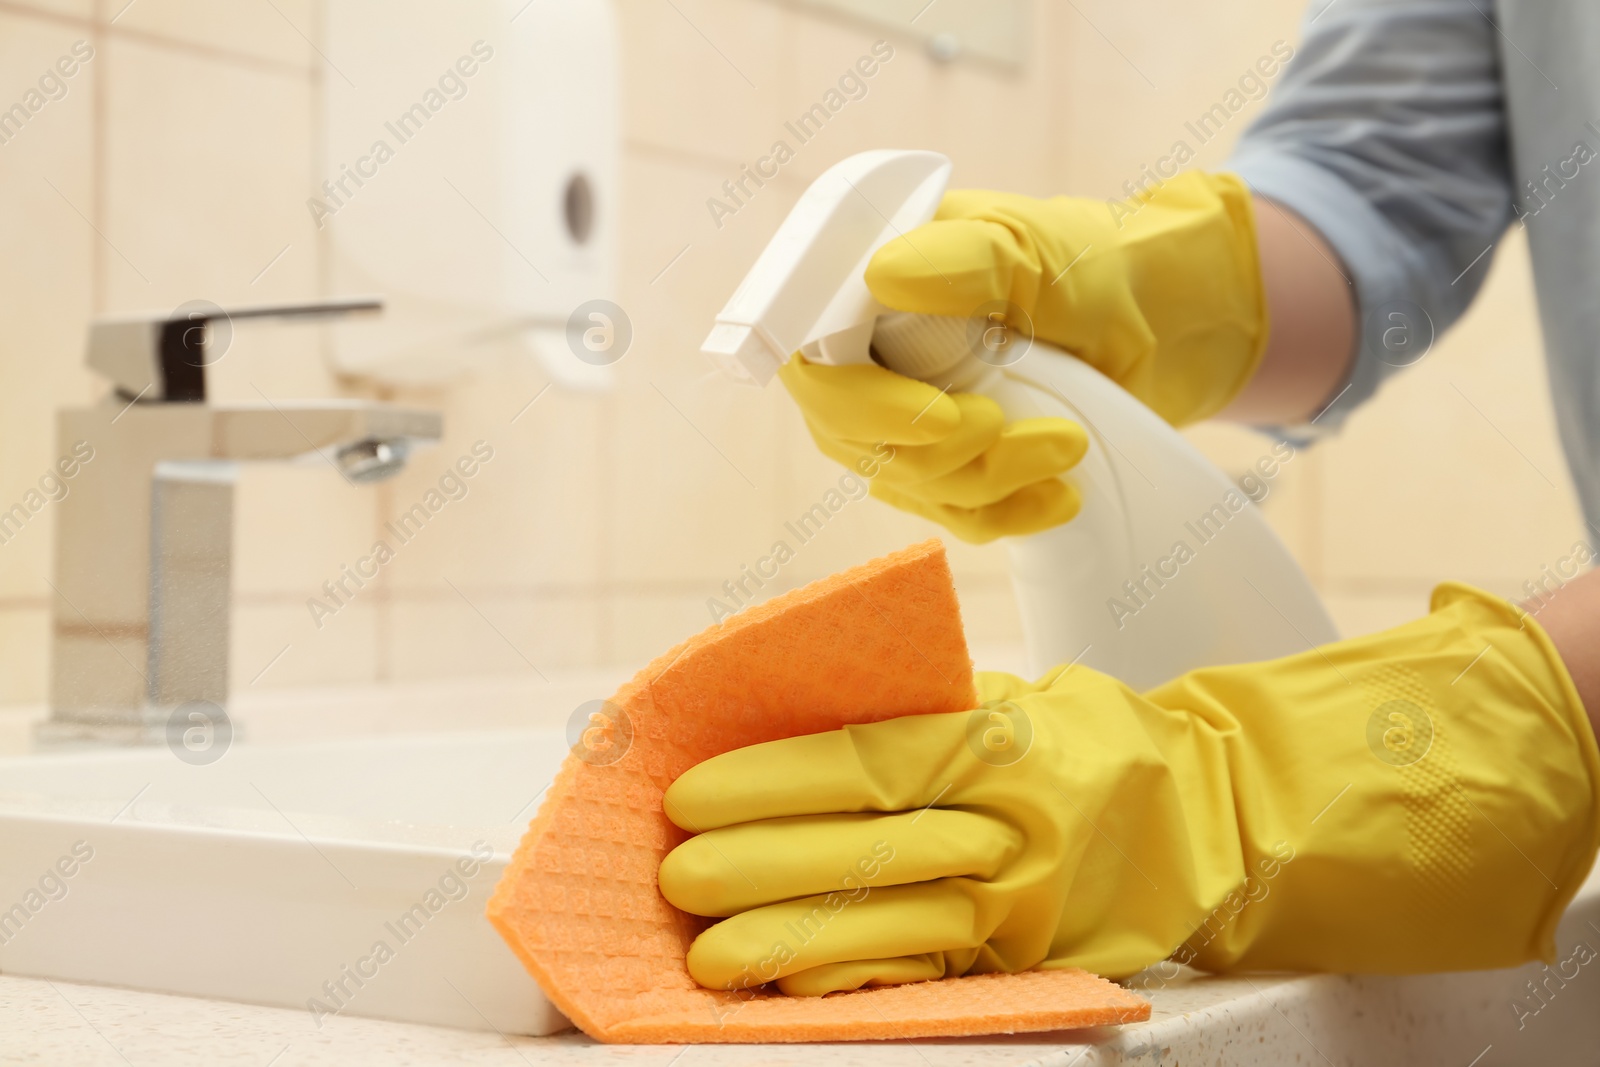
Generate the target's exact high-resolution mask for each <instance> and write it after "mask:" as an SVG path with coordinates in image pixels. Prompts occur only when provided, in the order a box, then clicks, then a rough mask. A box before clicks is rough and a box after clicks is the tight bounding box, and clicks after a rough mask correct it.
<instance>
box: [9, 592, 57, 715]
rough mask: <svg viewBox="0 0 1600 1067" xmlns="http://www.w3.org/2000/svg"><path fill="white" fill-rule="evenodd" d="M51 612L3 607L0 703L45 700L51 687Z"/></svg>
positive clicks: (30, 608)
mask: <svg viewBox="0 0 1600 1067" xmlns="http://www.w3.org/2000/svg"><path fill="white" fill-rule="evenodd" d="M49 657H50V612H49V610H48V609H47V608H45V607H44V606H43V605H41V606H39V607H14V606H8V607H7V608H5V609H4V610H0V704H33V703H37V702H42V701H43V700H44V699H45V695H46V693H47V692H48V691H49V688H50V658H49Z"/></svg>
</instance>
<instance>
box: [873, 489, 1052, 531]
mask: <svg viewBox="0 0 1600 1067" xmlns="http://www.w3.org/2000/svg"><path fill="white" fill-rule="evenodd" d="M870 491H871V493H872V495H873V496H875V497H877V498H878V499H879V500H882V501H883V502H884V503H886V504H892V505H894V506H895V507H897V508H899V509H900V510H902V511H909V512H911V513H912V514H913V515H921V516H922V517H923V518H925V519H930V520H932V521H933V522H936V523H938V524H939V525H940V526H943V527H944V528H945V529H947V530H949V531H950V532H951V533H953V534H955V535H956V536H957V537H959V538H961V540H963V541H966V542H969V543H971V544H975V545H981V544H987V543H988V542H990V541H993V540H994V539H995V538H997V537H1023V536H1026V535H1028V534H1032V533H1038V532H1040V531H1041V530H1049V529H1051V528H1053V527H1056V526H1060V525H1061V524H1062V523H1066V522H1070V521H1072V519H1073V518H1074V517H1075V516H1076V515H1077V514H1078V510H1079V508H1080V507H1082V499H1081V498H1080V497H1079V496H1078V491H1077V489H1075V488H1073V487H1072V486H1070V485H1068V484H1067V483H1066V482H1063V481H1061V480H1060V479H1059V478H1050V479H1046V480H1045V481H1041V482H1034V483H1033V484H1032V485H1026V486H1023V487H1022V488H1021V489H1019V490H1017V491H1016V492H1015V493H1012V494H1011V495H1010V496H1008V497H1006V498H1005V499H1004V500H1000V501H996V502H995V503H993V504H987V505H985V506H983V507H978V508H961V507H955V506H953V505H950V504H936V503H933V502H932V501H929V500H924V499H921V498H920V497H917V496H915V495H913V494H912V493H909V492H906V491H904V490H901V489H897V488H894V487H891V486H888V485H883V484H881V483H879V482H873V484H872V488H871V490H870Z"/></svg>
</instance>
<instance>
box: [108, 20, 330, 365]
mask: <svg viewBox="0 0 1600 1067" xmlns="http://www.w3.org/2000/svg"><path fill="white" fill-rule="evenodd" d="M135 10H137V7H136V8H135ZM268 13H269V15H270V11H269V12H268ZM105 52H106V58H107V63H108V65H109V67H110V69H111V71H113V72H114V73H113V74H112V75H111V76H112V77H114V78H115V79H116V91H115V92H112V93H110V94H109V96H108V101H107V111H106V123H107V128H106V133H105V143H106V159H105V168H106V169H105V175H106V178H105V180H106V205H107V218H106V220H105V225H104V227H103V229H104V231H105V234H106V237H107V240H108V241H109V242H110V243H111V244H113V245H114V246H115V247H116V249H117V250H118V251H119V252H120V255H117V256H113V257H111V259H110V266H109V267H108V269H107V274H106V279H107V286H108V292H107V305H108V307H107V310H111V311H125V310H135V309H143V308H159V309H163V310H165V309H168V308H172V307H176V306H177V305H178V304H179V303H180V302H182V301H185V300H193V299H196V298H203V299H206V300H211V301H214V302H216V303H218V304H222V305H224V306H226V305H228V304H230V303H234V304H244V303H257V302H261V301H263V300H269V299H280V298H292V297H304V296H306V295H308V294H309V293H311V292H312V291H314V279H315V272H314V267H315V260H314V257H313V256H312V255H311V254H310V253H311V250H312V249H313V247H314V240H313V239H314V232H315V231H314V228H313V226H312V224H311V219H310V216H309V215H308V214H307V212H306V209H305V203H304V201H305V193H306V188H307V184H308V178H309V175H310V173H311V161H312V140H313V137H312V126H311V116H312V109H311V93H312V91H313V87H312V83H311V80H310V79H309V77H306V76H304V75H286V74H279V73H274V72H266V71H261V70H255V69H247V68H244V67H241V66H238V65H235V64H230V63H227V62H222V61H219V60H217V59H214V58H211V57H207V56H201V55H195V54H192V53H188V52H184V51H180V50H175V49H170V48H163V47H159V46H153V45H149V44H145V43H143V42H139V41H132V40H123V39H113V40H112V41H111V42H110V43H109V44H108V45H106V47H105ZM285 245H288V246H290V249H289V252H288V253H286V254H285V255H284V257H283V259H281V260H279V261H278V262H277V263H276V264H275V265H273V266H272V269H271V270H269V271H267V272H266V274H264V275H262V274H261V272H262V270H263V269H264V268H266V267H267V265H268V264H269V263H271V262H272V260H273V257H275V256H277V255H278V254H279V252H281V251H282V250H283V248H284V246H285ZM124 257H125V258H126V261H124ZM258 276H259V281H257V280H256V279H257V278H258ZM244 329H246V327H240V330H241V331H243V330H244ZM218 369H219V372H221V373H220V375H219V377H220V378H222V379H227V378H228V377H229V374H230V372H231V369H232V368H231V365H230V364H229V363H228V361H226V360H224V361H223V363H222V364H220V365H219V368H218ZM219 384H221V383H219Z"/></svg>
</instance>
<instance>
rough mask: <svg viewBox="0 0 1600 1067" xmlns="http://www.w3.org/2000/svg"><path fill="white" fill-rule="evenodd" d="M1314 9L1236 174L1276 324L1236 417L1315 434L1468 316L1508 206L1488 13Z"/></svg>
mask: <svg viewBox="0 0 1600 1067" xmlns="http://www.w3.org/2000/svg"><path fill="white" fill-rule="evenodd" d="M1316 6H1317V7H1318V8H1319V9H1320V10H1317V11H1314V12H1312V13H1311V17H1310V18H1309V19H1308V21H1307V23H1306V27H1305V36H1304V39H1303V40H1302V41H1301V42H1300V44H1299V46H1298V50H1297V52H1296V54H1295V56H1294V58H1293V59H1292V60H1291V61H1290V63H1289V65H1288V67H1287V69H1285V70H1284V72H1283V73H1282V75H1281V76H1280V77H1279V81H1278V83H1277V84H1276V85H1275V86H1274V88H1273V90H1272V96H1271V97H1270V99H1269V101H1268V105H1267V108H1266V110H1265V111H1264V112H1263V113H1262V115H1261V117H1260V119H1259V120H1258V121H1257V122H1256V123H1255V124H1254V125H1253V126H1252V127H1251V128H1250V129H1249V130H1248V131H1246V133H1245V134H1244V136H1243V138H1242V139H1241V140H1240V142H1239V144H1238V146H1237V148H1236V149H1235V151H1234V153H1233V156H1232V158H1230V159H1229V161H1228V162H1227V164H1226V165H1225V167H1226V169H1228V170H1231V171H1233V172H1234V173H1236V174H1238V175H1239V177H1241V178H1243V179H1244V181H1245V182H1246V183H1247V184H1248V185H1249V186H1250V188H1251V190H1252V191H1253V192H1254V193H1255V209H1256V210H1255V217H1256V225H1257V227H1258V229H1259V243H1260V250H1261V268H1262V276H1263V281H1264V283H1265V286H1266V293H1267V298H1268V313H1269V319H1270V323H1271V326H1270V333H1269V345H1268V348H1267V351H1266V354H1265V357H1264V359H1263V362H1262V365H1261V369H1260V371H1259V372H1258V374H1257V375H1256V378H1255V379H1254V380H1253V381H1252V382H1251V383H1250V386H1249V387H1248V388H1247V389H1246V390H1245V391H1244V393H1243V394H1242V395H1240V396H1239V397H1238V398H1236V400H1235V402H1234V403H1233V405H1232V406H1231V407H1230V408H1229V409H1228V410H1227V411H1226V412H1225V413H1224V417H1226V418H1232V419H1235V420H1238V421H1243V422H1250V423H1254V424H1276V425H1278V426H1283V427H1286V428H1287V429H1288V431H1289V432H1290V433H1291V434H1292V435H1305V436H1309V435H1310V434H1312V433H1315V432H1318V431H1326V430H1330V429H1333V428H1336V427H1337V425H1338V424H1339V423H1340V422H1341V421H1342V419H1343V418H1344V416H1345V415H1347V414H1348V413H1349V412H1350V411H1351V410H1353V409H1354V408H1355V407H1357V406H1358V405H1360V404H1361V403H1363V402H1364V401H1366V400H1367V399H1369V398H1370V397H1371V396H1372V395H1373V393H1374V392H1375V391H1376V390H1377V388H1378V386H1379V385H1380V384H1381V383H1382V382H1383V380H1384V379H1386V378H1387V377H1388V376H1389V375H1390V374H1393V373H1395V372H1396V371H1397V370H1399V369H1401V368H1403V367H1404V366H1407V365H1409V364H1410V363H1412V362H1414V361H1415V359H1416V358H1417V357H1418V356H1419V355H1420V354H1421V353H1422V352H1424V351H1425V350H1426V346H1427V345H1428V344H1429V343H1430V341H1431V339H1432V338H1433V337H1434V336H1436V335H1437V334H1439V333H1442V332H1443V331H1444V330H1445V329H1446V328H1448V327H1449V326H1450V325H1451V324H1452V323H1454V322H1455V321H1456V320H1457V319H1458V318H1459V317H1460V316H1461V314H1462V313H1463V312H1464V311H1465V310H1466V308H1467V306H1468V305H1469V304H1470V303H1471V301H1472V298H1473V297H1474V296H1475V295H1476V293H1477V291H1478V288H1479V286H1480V285H1481V283H1482V281H1483V278H1484V276H1485V275H1486V273H1487V271H1488V267H1489V263H1490V261H1491V260H1492V258H1493V253H1492V252H1491V251H1490V249H1491V248H1492V246H1493V245H1494V244H1495V243H1496V242H1497V241H1498V239H1499V237H1500V235H1501V234H1502V233H1503V232H1504V230H1505V228H1506V226H1507V225H1508V224H1509V222H1510V220H1511V200H1512V189H1511V179H1510V167H1509V162H1508V147H1507V135H1506V119H1505V114H1504V101H1503V94H1502V88H1501V82H1500V65H1499V52H1498V37H1497V34H1496V31H1495V28H1494V24H1493V23H1492V22H1491V21H1490V17H1489V13H1490V12H1491V5H1489V4H1485V3H1482V2H1481V0H1339V3H1337V4H1331V5H1330V4H1319V5H1316ZM1395 327H1399V328H1398V329H1396V328H1395ZM1395 339H1398V340H1399V341H1401V342H1403V344H1400V345H1398V346H1395V345H1391V346H1390V347H1389V348H1385V347H1384V345H1385V344H1386V343H1387V342H1388V341H1390V340H1395ZM1314 417H1315V418H1316V420H1317V421H1316V423H1315V425H1309V422H1310V420H1311V419H1312V418H1314Z"/></svg>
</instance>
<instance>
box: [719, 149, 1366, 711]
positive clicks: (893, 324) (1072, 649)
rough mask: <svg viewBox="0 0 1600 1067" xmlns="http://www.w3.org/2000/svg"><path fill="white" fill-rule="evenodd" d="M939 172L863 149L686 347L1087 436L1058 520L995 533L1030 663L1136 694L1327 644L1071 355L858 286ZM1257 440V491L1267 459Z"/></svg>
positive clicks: (933, 163) (1170, 456)
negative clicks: (859, 372)
mask: <svg viewBox="0 0 1600 1067" xmlns="http://www.w3.org/2000/svg"><path fill="white" fill-rule="evenodd" d="M949 175H950V161H949V160H948V159H947V158H945V157H944V156H942V155H939V154H938V153H936V152H916V151H895V150H879V151H872V152H863V153H861V154H859V155H855V156H851V157H850V158H849V159H846V160H844V161H843V162H841V163H839V164H837V165H835V166H834V167H832V168H830V169H829V170H828V171H827V172H826V173H825V174H823V175H822V176H821V177H819V178H818V179H817V180H816V181H815V182H814V183H813V184H812V185H811V187H810V188H809V189H807V190H806V192H805V194H804V195H803V196H802V197H801V198H800V200H799V202H798V203H797V204H796V205H795V206H794V209H793V210H792V211H791V212H790V213H789V216H788V218H786V219H785V220H784V222H783V225H781V226H780V227H779V228H778V232H777V233H776V234H775V235H774V236H773V238H772V240H771V242H770V243H769V244H768V245H767V247H766V249H765V250H764V251H763V252H762V253H761V256H760V258H758V259H757V260H756V262H755V265H754V266H753V267H752V268H751V269H750V273H749V274H748V275H747V276H746V277H745V280H744V282H743V283H742V284H741V285H740V286H739V288H738V290H737V291H736V292H735V293H734V294H733V297H732V298H731V299H730V300H729V301H728V304H727V306H726V307H724V308H723V309H722V312H721V314H719V315H718V316H717V325H716V327H715V328H714V329H713V330H712V331H711V335H710V336H709V337H708V338H707V339H706V342H705V345H704V346H703V350H704V351H705V352H706V354H707V355H708V356H710V357H711V359H712V361H713V362H714V363H716V364H717V366H718V367H720V368H721V369H722V370H724V371H725V372H726V373H728V374H729V375H731V376H733V377H734V378H736V379H738V380H740V381H744V382H749V383H752V384H757V385H765V384H766V383H767V382H769V381H771V379H772V378H773V376H774V375H776V374H777V371H778V368H779V367H780V366H781V365H782V364H783V362H784V361H785V360H787V359H788V358H789V356H790V354H791V353H794V352H797V351H798V352H800V353H802V354H804V355H805V357H806V358H807V359H808V360H811V361H813V362H821V363H830V364H845V363H867V362H872V361H873V360H874V357H875V358H876V361H877V362H878V363H880V364H882V365H883V366H885V367H887V368H889V369H890V370H893V371H896V372H898V373H900V374H905V375H908V376H910V377H913V378H917V379H920V380H922V381H926V382H929V383H930V384H934V385H938V386H940V387H946V386H948V387H949V388H950V389H952V390H954V391H957V392H976V393H983V394H985V395H987V396H990V397H993V398H994V399H995V400H996V401H997V402H998V403H999V404H1000V407H1001V409H1002V410H1003V411H1004V412H1005V414H1006V416H1007V417H1008V418H1010V419H1022V418H1031V417H1035V416H1042V415H1054V416H1060V417H1062V418H1067V419H1071V420H1073V421H1075V422H1077V423H1078V424H1079V425H1081V426H1083V427H1084V429H1085V430H1087V431H1088V434H1089V442H1090V443H1089V450H1088V453H1087V454H1086V455H1085V457H1084V459H1083V461H1082V462H1081V463H1080V464H1079V465H1078V466H1077V467H1076V468H1075V469H1074V470H1073V471H1071V472H1070V473H1069V474H1068V475H1067V476H1066V477H1067V479H1068V480H1069V481H1071V482H1072V483H1073V484H1074V485H1075V486H1076V487H1077V489H1078V491H1079V493H1080V494H1081V496H1082V500H1083V507H1082V510H1081V511H1080V512H1079V514H1078V516H1077V517H1076V518H1075V519H1073V520H1072V521H1071V522H1069V523H1067V524H1065V525H1063V526H1059V527H1056V528H1055V529H1052V530H1047V531H1045V532H1043V533H1038V534H1033V535H1030V536H1027V537H1015V538H1008V539H1006V542H1005V544H1006V546H1007V548H1008V550H1009V552H1010V556H1011V574H1012V581H1013V583H1014V586H1015V589H1016V594H1017V601H1018V605H1019V607H1020V609H1021V615H1022V626H1023V634H1024V637H1025V639H1026V642H1027V648H1028V659H1029V666H1030V668H1031V669H1032V670H1034V671H1036V672H1040V671H1043V670H1045V669H1048V668H1049V667H1050V666H1052V665H1054V664H1057V663H1066V662H1080V663H1084V664H1086V665H1088V666H1091V667H1094V668H1095V669H1097V670H1101V671H1105V672H1106V673H1108V674H1112V675H1115V676H1116V677H1118V678H1121V679H1122V680H1123V681H1125V682H1127V683H1129V684H1130V685H1133V686H1135V687H1140V688H1143V687H1148V686H1152V685H1156V684H1158V683H1160V682H1163V681H1166V680H1167V679H1169V678H1172V677H1175V676H1177V675H1179V674H1182V673H1183V672H1185V671H1188V670H1191V669H1193V668H1196V667H1204V666H1213V665H1218V664H1223V663H1237V662H1244V661H1249V660H1258V659H1267V658H1271V657H1275V656H1281V655H1287V654H1289V653H1293V652H1300V651H1304V650H1306V649H1307V648H1308V647H1310V646H1312V645H1316V644H1322V643H1325V642H1328V641H1332V640H1336V639H1337V637H1338V633H1337V631H1336V630H1335V629H1334V626H1333V623H1332V622H1331V621H1330V620H1329V618H1328V615H1327V613H1326V611H1324V610H1323V607H1322V603H1321V601H1320V600H1319V599H1318V597H1317V594H1316V592H1315V590H1313V589H1312V587H1311V584H1310V582H1309V581H1307V579H1306V576H1305V574H1304V573H1303V572H1302V571H1301V569H1300V567H1299V566H1298V565H1297V564H1296V563H1295V561H1294V559H1293V557H1291V556H1290V555H1289V553H1288V551H1287V550H1286V549H1285V548H1284V546H1283V543H1282V542H1281V541H1279V540H1278V538H1277V536H1276V534H1274V533H1273V531H1272V529H1271V527H1270V526H1268V525H1267V523H1266V521H1265V519H1264V518H1263V517H1262V515H1261V512H1260V511H1259V510H1258V509H1257V507H1256V506H1255V504H1254V503H1252V502H1251V500H1250V499H1249V497H1248V496H1247V495H1246V494H1245V493H1244V492H1242V491H1241V489H1240V488H1239V487H1238V486H1235V485H1234V484H1233V483H1232V482H1231V481H1229V479H1228V478H1227V477H1226V476H1225V475H1224V474H1223V473H1222V472H1221V471H1219V470H1218V469H1217V468H1216V467H1215V466H1214V465H1213V464H1212V463H1210V461H1208V460H1207V459H1206V458H1205V457H1204V456H1202V455H1201V454H1200V453H1199V452H1197V451H1196V450H1195V449H1194V448H1193V446H1191V445H1190V444H1189V443H1188V442H1187V441H1186V440H1184V438H1183V437H1182V436H1181V435H1179V434H1178V433H1177V432H1176V431H1175V430H1173V429H1172V428H1171V427H1170V426H1168V425H1167V424H1166V423H1165V422H1163V421H1162V420H1161V419H1160V418H1159V417H1158V416H1157V415H1155V414H1154V413H1153V412H1151V411H1150V409H1148V408H1146V407H1145V406H1144V405H1143V404H1142V403H1140V402H1139V401H1138V400H1135V399H1134V398H1133V397H1132V396H1130V395H1129V394H1128V393H1127V392H1125V391H1124V390H1123V389H1122V388H1121V387H1120V386H1118V385H1117V384H1116V383H1114V382H1112V381H1111V380H1110V379H1108V378H1106V377H1105V376H1103V375H1102V374H1100V373H1099V372H1098V371H1096V370H1094V369H1093V368H1092V367H1090V366H1089V365H1088V364H1086V363H1083V362H1082V361H1080V360H1077V359H1074V358H1072V357H1071V356H1069V355H1067V354H1066V353H1064V352H1062V351H1061V350H1060V349H1057V348H1053V347H1051V346H1050V345H1048V344H1046V343H1044V342H1043V341H1040V340H1037V339H1033V340H1032V341H1031V343H1029V342H1028V339H1026V338H1022V339H1019V338H1018V337H1017V336H1016V334H1015V333H1013V332H1009V331H1008V330H1007V329H1006V328H1005V326H1004V325H1003V324H1002V323H999V322H998V320H997V321H995V322H987V321H985V320H983V319H976V320H968V319H957V318H945V317H941V316H930V315H909V314H905V313H901V312H895V311H892V310H890V309H889V308H886V307H884V306H883V305H882V304H880V303H878V302H877V301H876V300H875V299H874V298H873V296H872V294H871V292H870V291H869V290H868V289H867V286H866V283H865V281H864V280H863V275H864V272H865V269H866V266H867V261H868V260H869V259H870V258H871V257H872V254H873V253H874V252H875V251H877V250H878V248H879V247H880V246H882V245H883V244H885V243H887V242H888V241H890V240H893V239H894V238H896V237H898V236H900V235H902V234H904V233H906V232H907V231H909V230H911V229H913V228H915V227H916V226H919V225H921V224H922V223H924V222H926V221H928V220H929V219H931V218H933V214H934V211H935V209H936V208H937V207H938V205H939V201H940V199H941V197H942V196H943V195H944V189H945V183H946V182H947V180H948V178H949ZM1285 454H1287V455H1290V456H1292V453H1286V452H1285V451H1284V450H1281V449H1280V450H1279V451H1278V452H1277V453H1274V451H1273V450H1272V449H1271V448H1270V447H1267V446H1264V447H1263V462H1262V464H1261V468H1260V473H1261V475H1262V478H1263V484H1266V483H1267V482H1268V481H1269V479H1270V474H1268V472H1269V471H1273V470H1274V466H1275V465H1276V464H1278V463H1280V462H1282V460H1283V457H1284V455H1285Z"/></svg>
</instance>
